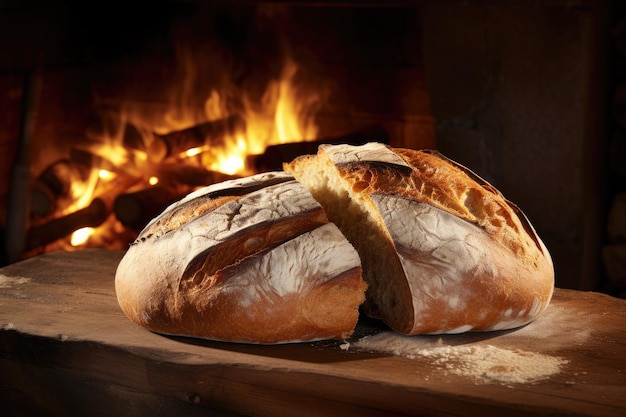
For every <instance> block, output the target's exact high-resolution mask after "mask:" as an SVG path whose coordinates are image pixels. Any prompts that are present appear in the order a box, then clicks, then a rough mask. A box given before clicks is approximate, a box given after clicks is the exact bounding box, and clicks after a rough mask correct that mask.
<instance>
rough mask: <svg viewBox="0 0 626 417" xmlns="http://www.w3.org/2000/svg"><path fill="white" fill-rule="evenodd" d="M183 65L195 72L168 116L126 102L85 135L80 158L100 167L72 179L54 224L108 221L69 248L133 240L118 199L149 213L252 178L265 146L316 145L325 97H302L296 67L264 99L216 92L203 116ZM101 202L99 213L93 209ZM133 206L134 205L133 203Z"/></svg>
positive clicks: (78, 235)
mask: <svg viewBox="0 0 626 417" xmlns="http://www.w3.org/2000/svg"><path fill="white" fill-rule="evenodd" d="M185 62H186V64H187V65H189V66H190V67H189V68H188V69H189V71H188V75H187V76H186V77H185V78H184V79H182V80H180V83H178V84H179V85H178V87H177V88H174V89H172V96H171V99H170V103H169V104H168V106H167V109H166V110H165V111H155V112H150V111H147V110H146V109H145V108H142V107H141V106H140V105H137V104H136V103H132V102H129V103H126V104H125V105H124V107H123V108H121V109H119V112H117V113H114V114H113V115H109V118H110V120H111V123H110V124H109V123H107V124H106V125H105V126H104V128H103V130H102V131H100V132H93V131H92V132H88V138H89V140H90V141H89V144H88V145H85V146H83V147H82V150H83V151H85V152H87V153H88V154H90V155H93V156H94V159H97V160H98V161H100V162H101V163H100V162H98V163H96V164H94V166H92V167H91V171H90V173H89V175H88V176H87V178H80V179H79V178H73V179H72V181H71V197H70V199H72V202H71V203H70V204H68V205H66V206H65V208H64V209H63V210H62V211H60V212H58V213H57V214H55V217H60V216H67V215H70V214H71V213H76V212H78V211H80V210H83V211H84V212H85V213H87V214H86V216H87V218H88V219H89V220H90V221H91V218H92V217H94V218H95V219H94V220H93V222H94V223H97V221H98V219H100V216H101V213H100V212H98V211H97V210H96V209H98V208H101V207H104V208H105V210H107V212H108V213H109V214H108V218H107V220H106V221H104V222H101V224H99V225H92V224H89V225H81V224H78V225H77V230H75V231H74V232H73V233H72V234H71V238H70V239H69V244H70V245H71V247H84V246H86V245H89V243H90V242H94V246H97V245H101V244H102V241H103V240H104V241H110V240H111V238H110V236H111V235H114V234H116V233H120V232H121V231H122V232H126V234H128V233H127V232H128V227H127V226H126V224H120V221H121V220H120V219H119V217H120V216H119V215H118V214H119V213H117V211H116V210H117V203H118V200H119V198H117V197H118V196H119V195H128V194H130V196H131V197H133V196H134V195H135V194H136V195H137V197H136V202H137V204H147V206H145V207H143V209H147V208H152V207H151V206H152V203H151V201H152V200H150V199H153V200H154V201H155V202H157V203H159V204H164V203H166V202H167V201H166V200H167V199H166V197H169V198H172V199H173V198H176V197H181V198H182V196H183V195H184V194H186V193H188V192H191V191H193V189H195V188H197V187H199V186H202V185H208V183H209V182H210V181H209V180H210V179H211V178H213V179H214V181H213V182H217V181H219V180H220V179H221V178H227V177H228V176H245V175H250V174H253V173H254V168H251V167H250V166H249V158H250V156H251V155H260V154H262V153H263V152H264V151H265V149H266V148H267V146H270V145H275V144H282V143H287V142H293V141H305V140H313V139H315V138H316V137H317V126H316V124H315V113H316V112H317V109H318V107H319V104H320V101H321V94H319V93H318V92H312V93H311V92H308V93H307V94H304V93H303V92H302V90H301V89H300V85H299V84H298V81H297V75H298V74H299V71H300V68H299V67H298V65H297V63H295V62H294V61H292V60H289V59H287V60H286V62H285V64H284V67H283V70H282V72H281V73H280V75H279V76H278V77H277V78H276V79H272V80H270V81H269V83H268V84H267V86H266V88H265V91H264V93H263V94H262V95H261V96H260V99H256V100H255V99H254V98H253V97H252V96H251V95H250V94H248V93H246V92H245V91H243V90H242V91H240V92H239V94H237V95H236V97H237V99H236V100H235V101H233V100H232V97H233V94H232V91H230V90H227V89H226V87H223V86H215V88H213V89H211V91H209V92H208V94H207V95H206V99H205V100H204V106H203V108H202V109H200V111H199V109H197V108H193V106H192V104H191V103H197V102H198V100H197V99H195V100H192V99H193V98H194V96H193V95H194V94H198V92H197V91H195V89H194V87H195V83H194V80H195V77H197V74H196V73H195V72H194V71H195V70H194V69H193V68H191V66H192V65H193V64H192V62H191V61H185ZM228 88H232V86H229V87H228ZM107 120H108V119H107ZM172 167H174V168H173V169H172ZM187 171H188V172H189V174H186V173H187ZM198 178H201V179H198ZM204 178H206V180H204ZM203 181H204V182H206V184H202V182H203ZM159 187H160V188H159ZM153 190H154V191H153ZM96 199H98V200H99V201H100V202H101V203H102V205H95V206H94V205H93V204H92V203H93V201H95V200H96ZM143 199H147V200H146V201H147V202H144V200H143ZM130 201H131V202H134V200H133V199H132V198H131V199H130ZM129 207H130V206H129ZM125 210H131V209H129V208H128V207H126V208H125ZM133 210H134V209H133ZM131 211H132V210H131ZM143 211H146V210H143ZM114 212H115V213H114ZM139 212H140V213H141V212H142V210H141V209H140V210H139ZM113 213H114V214H115V215H114V214H113ZM129 213H130V212H129ZM116 216H117V218H116ZM81 219H82V217H81ZM122 223H123V222H122ZM80 226H85V227H80ZM133 227H135V226H133ZM133 232H134V233H135V232H137V230H134V231H133ZM107 246H108V245H107ZM122 247H123V246H122ZM63 249H70V248H69V247H64V248H63Z"/></svg>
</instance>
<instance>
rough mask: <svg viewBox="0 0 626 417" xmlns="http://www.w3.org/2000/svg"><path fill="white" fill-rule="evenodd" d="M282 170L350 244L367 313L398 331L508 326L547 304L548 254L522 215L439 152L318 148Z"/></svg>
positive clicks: (529, 317) (532, 315)
mask: <svg viewBox="0 0 626 417" xmlns="http://www.w3.org/2000/svg"><path fill="white" fill-rule="evenodd" d="M284 169H285V171H287V172H289V173H291V174H292V175H294V177H295V178H296V179H297V180H298V181H299V182H300V183H302V184H304V185H305V186H306V187H307V188H308V189H309V191H311V193H312V194H313V196H314V197H315V199H316V200H318V201H319V202H320V203H321V205H322V206H323V207H324V209H325V211H326V214H327V216H328V218H329V219H330V221H331V222H333V223H335V224H337V226H338V227H339V229H340V230H341V231H342V232H343V234H344V235H345V236H346V237H347V238H348V240H349V241H350V242H351V243H352V244H353V245H354V247H355V248H356V249H357V251H358V253H359V255H360V257H361V261H362V268H363V276H364V279H365V281H366V282H367V283H368V285H369V288H368V290H367V293H366V298H367V300H366V302H365V303H364V305H363V309H364V311H365V312H366V313H367V314H368V315H370V316H372V317H377V318H380V319H382V320H383V321H384V322H385V323H387V324H388V325H389V326H390V327H391V328H393V329H395V330H396V331H398V332H400V333H403V334H408V335H412V334H425V333H431V334H433V333H434V334H436V333H460V332H466V331H470V330H472V331H482V330H502V329H511V328H515V327H519V326H522V325H524V324H527V323H529V322H530V321H532V320H533V319H534V318H536V317H537V315H539V314H540V313H541V312H542V311H543V310H544V309H545V308H546V306H547V305H548V303H549V302H550V299H551V297H552V292H553V289H554V268H553V265H552V260H551V257H550V254H549V253H548V250H547V249H546V247H545V246H544V244H543V242H542V241H541V239H540V238H539V237H538V235H537V233H536V232H535V230H534V229H533V227H532V225H531V224H530V222H529V221H528V220H527V219H526V217H525V216H524V214H523V213H522V212H521V211H520V210H519V209H518V208H517V207H516V206H515V205H514V204H512V203H511V202H509V201H507V200H506V199H505V198H504V197H503V196H502V195H501V193H499V192H498V191H497V190H496V189H495V188H494V187H492V186H491V185H489V184H488V183H486V182H485V181H484V180H482V179H480V178H479V177H478V176H476V175H475V174H473V173H472V172H470V171H469V170H467V169H465V168H463V167H461V166H459V165H458V164H456V163H454V162H452V161H450V160H448V159H446V158H445V157H443V156H442V155H440V154H438V153H437V152H431V151H416V150H409V149H396V148H390V147H388V146H386V145H382V144H377V143H369V144H367V145H364V146H349V145H322V146H320V148H319V151H318V153H317V155H307V156H302V157H299V158H296V159H295V160H294V161H292V162H290V163H287V164H285V165H284Z"/></svg>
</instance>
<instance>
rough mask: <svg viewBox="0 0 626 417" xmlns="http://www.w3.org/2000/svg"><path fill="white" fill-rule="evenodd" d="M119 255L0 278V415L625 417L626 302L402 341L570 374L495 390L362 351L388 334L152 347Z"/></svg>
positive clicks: (11, 269) (15, 269)
mask: <svg viewBox="0 0 626 417" xmlns="http://www.w3.org/2000/svg"><path fill="white" fill-rule="evenodd" d="M121 256H122V253H121V252H115V251H107V250H85V251H79V252H73V253H66V252H56V253H51V254H47V255H42V256H39V257H36V258H32V259H29V260H26V261H23V262H20V263H16V264H13V265H9V266H6V267H4V268H2V269H0V415H2V416H8V415H33V416H36V415H56V416H65V415H81V416H82V415H89V416H97V415H103V416H125V415H128V416H138V415H150V416H158V415H190V416H195V415H203V416H207V415H210V416H232V415H250V416H272V417H273V416H285V415H294V416H302V417H305V416H328V415H341V416H352V415H354V416H381V415H425V416H457V415H468V416H474V415H476V416H488V415H506V416H527V415H531V414H532V415H546V416H547V415H550V416H557V415H568V416H611V417H613V416H619V415H621V416H624V415H626V300H620V299H616V298H612V297H609V296H606V295H603V294H599V293H591V292H579V291H572V290H562V289H557V291H556V293H555V296H554V299H553V302H552V304H551V305H550V307H549V308H548V309H547V310H546V311H545V312H544V314H543V315H542V316H540V318H538V319H537V320H536V321H535V322H533V323H531V324H530V325H528V326H526V327H524V328H522V329H519V330H516V331H511V332H497V333H484V334H466V335H457V336H444V337H441V338H439V337H438V336H418V337H415V338H412V339H411V340H412V341H415V342H416V343H418V344H420V343H421V344H422V345H424V346H441V345H443V346H457V347H458V346H464V347H471V348H477V349H478V348H481V347H486V346H494V347H497V348H499V349H505V350H508V351H516V352H531V353H536V354H542V355H548V356H550V357H559V358H562V359H564V360H565V361H566V362H564V365H563V366H562V367H561V369H560V370H559V372H557V373H555V374H553V375H551V376H550V377H548V378H546V379H543V380H539V381H535V382H524V383H503V382H501V381H485V380H484V379H483V380H481V379H480V378H476V377H472V376H467V375H460V374H457V373H455V372H453V371H454V367H451V366H450V363H449V362H448V363H442V362H441V360H439V361H437V360H435V359H436V358H432V357H427V356H419V355H418V356H415V357H406V356H403V355H397V354H393V353H390V352H386V351H384V350H383V351H375V352H371V351H363V350H361V349H357V348H356V345H357V344H358V341H359V340H363V337H364V335H366V334H372V333H378V332H382V331H383V330H384V329H381V328H380V327H378V326H377V325H374V324H372V323H371V322H369V323H368V322H364V323H360V324H359V326H358V327H357V332H356V334H355V337H354V338H353V339H351V340H350V341H349V342H350V343H345V342H341V341H324V342H316V343H303V344H287V345H277V346H258V345H245V344H234V343H233V344H231V343H220V342H212V341H205V340H200V339H191V338H176V337H165V336H161V335H158V334H154V333H151V332H149V331H147V330H145V329H143V328H141V327H139V326H137V325H135V324H134V323H132V322H130V321H129V320H128V319H127V318H126V317H125V316H124V315H123V313H122V312H121V310H120V309H119V307H118V305H117V300H116V298H115V291H114V273H115V268H116V266H117V263H118V262H119V260H120V258H121ZM420 346H421V345H420ZM440 359H441V358H440Z"/></svg>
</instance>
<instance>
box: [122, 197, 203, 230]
mask: <svg viewBox="0 0 626 417" xmlns="http://www.w3.org/2000/svg"><path fill="white" fill-rule="evenodd" d="M191 191H192V187H189V186H173V185H155V186H151V187H148V188H144V189H141V190H139V191H135V192H130V193H126V194H122V195H119V196H118V197H117V198H116V199H115V201H114V203H113V212H114V213H115V216H116V217H117V219H118V220H119V221H120V223H122V224H123V225H124V226H126V227H130V228H131V229H133V230H135V231H136V232H139V231H141V230H142V229H143V228H144V227H145V226H146V224H148V222H149V221H150V220H152V219H153V218H154V217H156V215H157V214H159V213H160V212H161V211H163V210H164V209H165V208H166V207H167V206H168V205H170V204H172V203H173V202H175V201H178V200H180V199H181V198H183V197H184V196H185V195H187V194H188V193H189V192H191Z"/></svg>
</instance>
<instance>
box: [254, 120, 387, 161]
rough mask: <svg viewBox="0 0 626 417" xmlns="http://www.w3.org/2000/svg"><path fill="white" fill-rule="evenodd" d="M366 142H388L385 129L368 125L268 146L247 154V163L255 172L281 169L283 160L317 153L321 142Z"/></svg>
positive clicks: (353, 143) (360, 143)
mask: <svg viewBox="0 0 626 417" xmlns="http://www.w3.org/2000/svg"><path fill="white" fill-rule="evenodd" d="M367 142H381V143H389V137H388V135H387V131H386V130H385V129H384V128H382V127H380V126H369V127H365V128H363V129H361V130H357V131H354V132H351V133H347V134H345V135H340V136H336V137H328V138H321V139H316V140H313V141H308V142H291V143H281V144H279V145H272V146H268V147H267V148H266V149H265V152H264V153H263V154H261V155H250V156H248V161H247V162H248V165H249V166H250V167H252V168H253V169H254V170H255V171H256V172H265V171H276V170H282V167H283V162H290V161H292V160H293V159H294V158H296V157H297V156H300V155H305V154H314V153H317V147H318V146H319V145H321V144H333V145H336V144H340V143H345V144H349V145H362V144H365V143H367Z"/></svg>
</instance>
